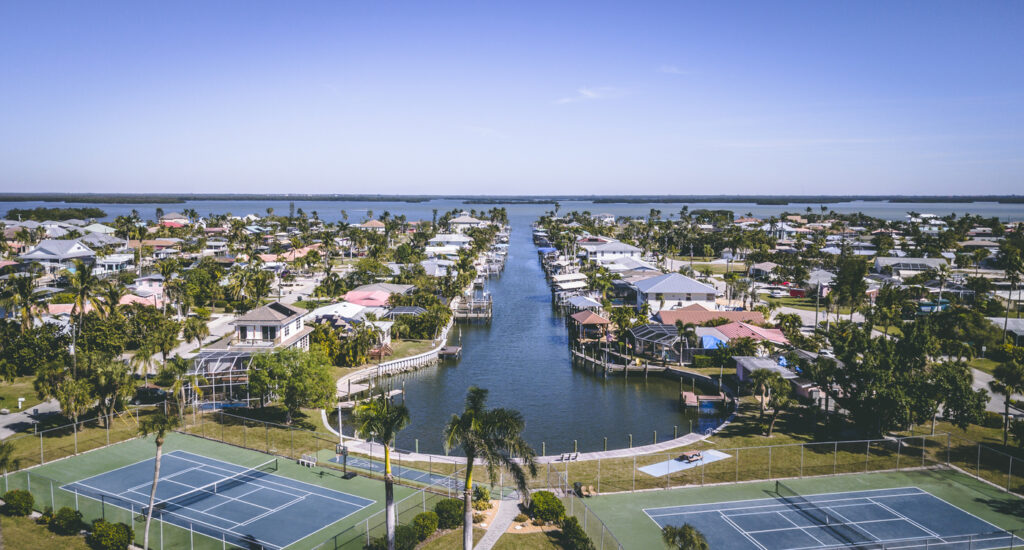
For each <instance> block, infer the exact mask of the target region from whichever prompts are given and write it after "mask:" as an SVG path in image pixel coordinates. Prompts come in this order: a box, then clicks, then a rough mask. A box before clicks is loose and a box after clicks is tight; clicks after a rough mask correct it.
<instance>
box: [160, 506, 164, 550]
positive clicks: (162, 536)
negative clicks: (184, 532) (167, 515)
mask: <svg viewBox="0 0 1024 550" xmlns="http://www.w3.org/2000/svg"><path fill="white" fill-rule="evenodd" d="M160 550H164V511H163V510H160Z"/></svg>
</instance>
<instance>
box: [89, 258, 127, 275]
mask: <svg viewBox="0 0 1024 550" xmlns="http://www.w3.org/2000/svg"><path fill="white" fill-rule="evenodd" d="M134 260H135V255H134V254H107V255H106V256H100V257H98V258H96V263H95V265H94V266H93V268H92V272H93V274H95V275H110V274H116V273H120V272H122V271H125V270H128V269H131V268H132V267H133V266H132V263H133V262H134Z"/></svg>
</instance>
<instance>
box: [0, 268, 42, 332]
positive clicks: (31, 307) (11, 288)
mask: <svg viewBox="0 0 1024 550" xmlns="http://www.w3.org/2000/svg"><path fill="white" fill-rule="evenodd" d="M32 279H33V277H32V276H31V275H26V276H22V277H11V278H10V279H8V280H7V281H6V283H5V284H4V286H3V287H2V288H0V306H2V307H3V308H4V309H6V310H7V311H10V312H13V313H15V314H16V315H17V316H18V317H19V318H20V319H21V332H22V333H24V332H25V331H27V330H28V329H30V328H32V322H33V321H35V319H36V317H38V314H39V312H40V311H41V310H43V309H44V308H45V307H46V297H45V295H44V294H43V292H41V291H39V290H37V289H36V286H35V282H34V281H33V280H32Z"/></svg>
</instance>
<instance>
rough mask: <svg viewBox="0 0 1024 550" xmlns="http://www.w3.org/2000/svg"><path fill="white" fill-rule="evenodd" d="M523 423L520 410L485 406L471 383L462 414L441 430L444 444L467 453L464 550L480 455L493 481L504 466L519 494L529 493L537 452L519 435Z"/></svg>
mask: <svg viewBox="0 0 1024 550" xmlns="http://www.w3.org/2000/svg"><path fill="white" fill-rule="evenodd" d="M525 425H526V423H525V422H524V421H523V416H522V415H521V414H520V413H519V411H515V410H511V409H501V408H499V409H488V408H487V390H485V389H481V388H478V387H476V386H471V387H470V388H469V391H468V393H467V394H466V406H465V410H464V411H463V412H462V414H461V415H452V418H451V420H449V421H448V425H447V426H446V427H445V430H444V447H445V449H446V450H451V449H453V448H456V447H461V448H462V452H463V454H465V456H466V477H465V491H464V493H463V502H464V505H465V511H464V517H463V539H462V545H463V548H464V550H472V548H473V466H474V464H475V462H476V459H478V458H480V459H482V460H483V461H484V464H485V465H486V467H487V473H488V475H489V476H490V480H491V483H492V484H493V483H494V482H495V480H496V478H497V475H498V469H499V468H505V469H506V470H507V471H508V472H509V473H510V474H511V475H512V479H513V480H514V482H515V486H516V489H517V490H518V491H519V493H520V494H522V495H529V494H530V488H529V485H528V483H527V477H526V471H524V469H523V466H526V468H527V470H528V471H529V472H530V475H537V464H536V462H535V461H534V457H535V456H536V453H534V451H533V448H531V447H530V445H529V444H528V443H526V440H524V439H523V437H522V432H523V428H524V427H525Z"/></svg>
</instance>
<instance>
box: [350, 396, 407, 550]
mask: <svg viewBox="0 0 1024 550" xmlns="http://www.w3.org/2000/svg"><path fill="white" fill-rule="evenodd" d="M354 413H355V419H354V420H355V423H356V426H357V428H356V433H357V434H359V436H360V437H363V438H365V439H371V438H373V437H379V438H380V442H381V443H382V444H383V445H384V502H385V510H386V512H385V519H384V525H385V528H386V531H387V542H388V550H395V478H394V476H393V475H392V474H391V447H390V445H391V444H392V442H393V441H394V439H395V436H396V435H398V432H400V431H402V429H403V428H405V427H406V426H408V425H409V409H408V408H406V406H405V404H404V403H402V404H397V403H395V402H394V401H393V400H392V399H391V398H389V397H388V396H387V394H385V393H384V390H383V389H381V391H380V393H379V394H378V395H376V396H375V397H373V398H372V399H370V400H368V401H365V402H363V403H361V404H360V405H359V406H357V407H356V408H355V411H354Z"/></svg>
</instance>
